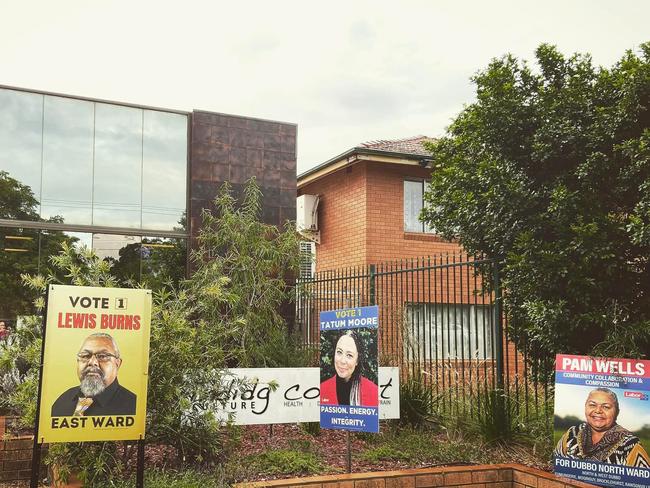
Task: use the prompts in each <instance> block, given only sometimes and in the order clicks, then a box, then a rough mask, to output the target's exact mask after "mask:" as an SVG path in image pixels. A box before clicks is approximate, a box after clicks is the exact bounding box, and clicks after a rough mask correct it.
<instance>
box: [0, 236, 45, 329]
mask: <svg viewBox="0 0 650 488" xmlns="http://www.w3.org/2000/svg"><path fill="white" fill-rule="evenodd" d="M38 237H39V236H38V231H36V230H21V229H11V228H6V227H0V283H1V284H2V289H1V292H0V319H6V320H11V321H12V322H14V323H15V320H16V317H17V316H19V315H29V314H32V313H33V311H34V307H33V303H32V302H33V300H34V298H35V295H34V293H32V292H31V291H30V290H28V289H27V287H25V286H23V284H22V282H21V279H20V275H21V274H22V273H25V274H32V275H33V274H36V273H38Z"/></svg>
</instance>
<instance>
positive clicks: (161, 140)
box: [142, 110, 187, 230]
mask: <svg viewBox="0 0 650 488" xmlns="http://www.w3.org/2000/svg"><path fill="white" fill-rule="evenodd" d="M142 171H143V184H142V227H143V228H145V229H157V230H173V229H177V228H183V230H185V229H184V222H183V223H181V221H182V220H184V219H185V217H184V215H185V207H186V205H187V203H186V202H187V200H186V188H187V185H186V175H187V117H186V116H185V115H178V114H171V113H166V112H157V111H152V110H145V111H144V138H143V165H142Z"/></svg>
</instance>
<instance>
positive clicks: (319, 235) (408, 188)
mask: <svg viewBox="0 0 650 488" xmlns="http://www.w3.org/2000/svg"><path fill="white" fill-rule="evenodd" d="M428 140H430V139H429V138H427V137H424V136H417V137H411V138H407V139H399V140H381V141H373V142H368V143H364V144H360V145H358V146H356V147H353V148H352V149H350V150H348V151H346V152H344V153H343V154H340V155H338V156H336V157H334V158H332V159H330V160H328V161H326V162H325V163H323V164H321V165H319V166H316V167H314V168H313V169H311V170H309V171H307V172H305V173H302V174H300V175H299V176H298V196H299V204H298V207H299V210H298V214H299V217H298V220H299V227H300V220H301V217H300V214H301V210H300V206H301V201H300V196H302V195H312V196H313V197H314V198H312V197H308V198H309V199H310V201H311V202H312V210H313V213H314V214H315V215H316V216H317V224H316V225H317V231H315V232H309V231H305V232H304V234H305V235H307V236H309V237H311V238H312V239H313V241H315V242H312V243H311V244H310V247H311V252H312V253H313V257H314V264H313V265H312V269H311V271H312V272H315V273H316V274H315V275H314V278H313V280H314V281H310V282H309V288H308V290H307V291H306V293H305V296H307V297H308V298H307V299H306V300H305V301H304V302H302V303H300V302H299V311H298V317H297V322H298V325H299V326H301V327H302V328H303V330H304V335H305V339H306V340H307V341H308V342H311V343H314V344H315V343H317V341H318V335H319V334H318V321H317V317H318V313H319V312H320V311H322V310H331V309H335V308H343V307H354V306H363V305H368V304H377V305H379V313H380V323H381V324H382V327H381V328H380V337H379V346H380V355H381V356H382V357H383V359H382V364H384V365H387V364H392V365H399V366H401V367H402V368H403V372H406V371H410V373H411V374H419V373H421V372H423V371H425V372H426V373H427V374H426V378H427V381H432V384H433V383H435V384H436V388H438V383H439V384H440V385H447V386H450V385H451V383H454V384H456V385H457V384H458V383H459V382H460V383H461V384H462V385H464V386H465V387H467V388H471V387H470V386H469V385H470V384H472V383H474V382H475V381H476V380H477V378H482V379H483V380H485V379H486V378H489V379H490V382H493V381H495V377H496V375H497V374H498V368H500V367H501V366H504V367H505V369H506V370H507V371H506V373H507V374H509V375H512V374H513V372H516V371H518V370H519V369H520V368H521V364H518V359H520V358H518V356H517V354H516V351H515V350H514V348H513V346H512V345H511V344H507V343H505V342H503V341H499V340H497V338H496V335H495V334H496V333H497V332H498V329H497V328H496V327H495V313H496V312H495V308H494V304H493V299H494V296H493V294H492V293H491V291H490V290H489V289H486V288H485V287H483V285H482V281H481V277H480V276H479V275H478V274H477V273H475V271H476V267H475V266H474V264H475V263H474V262H473V259H472V258H470V257H468V256H466V255H464V253H463V250H462V248H461V246H460V245H459V244H458V243H456V242H449V241H446V240H444V239H442V238H441V237H440V236H438V235H436V233H435V229H430V228H427V226H426V225H424V224H423V223H422V222H420V221H419V219H418V215H419V213H420V210H421V209H422V205H423V194H424V190H425V185H426V182H427V180H428V179H429V178H430V176H431V171H432V168H431V159H430V154H429V153H428V152H427V150H426V149H425V147H424V144H423V143H425V142H426V141H428ZM303 198H304V197H303ZM304 203H305V202H304V201H303V204H304ZM313 203H315V205H314V204H313ZM309 210H310V209H309V208H307V209H306V213H307V214H308V213H309ZM305 247H307V246H305ZM306 271H307V273H306V276H309V275H310V273H309V270H306ZM502 346H506V347H502ZM499 357H501V358H502V359H501V361H495V359H497V358H499ZM434 379H437V382H435V381H433V380H434Z"/></svg>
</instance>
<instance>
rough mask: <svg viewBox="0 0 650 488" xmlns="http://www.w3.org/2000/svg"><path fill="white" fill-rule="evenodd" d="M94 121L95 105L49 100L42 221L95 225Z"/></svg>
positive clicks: (67, 100) (44, 156)
mask: <svg viewBox="0 0 650 488" xmlns="http://www.w3.org/2000/svg"><path fill="white" fill-rule="evenodd" d="M93 119H94V104H93V103H91V102H84V101H82V100H73V99H70V98H62V97H50V96H46V97H45V104H44V116H43V123H44V129H43V197H42V202H41V217H42V218H44V219H55V220H57V221H59V222H65V223H66V224H91V222H92V221H91V218H92V214H91V204H92V189H93V188H92V186H93V185H92V184H93V132H94V120H93ZM57 216H58V218H57Z"/></svg>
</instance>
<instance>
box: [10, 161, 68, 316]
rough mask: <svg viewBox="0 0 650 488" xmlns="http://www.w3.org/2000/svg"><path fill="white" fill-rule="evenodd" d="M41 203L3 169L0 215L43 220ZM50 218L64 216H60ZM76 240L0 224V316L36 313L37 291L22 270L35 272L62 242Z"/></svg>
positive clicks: (59, 219)
mask: <svg viewBox="0 0 650 488" xmlns="http://www.w3.org/2000/svg"><path fill="white" fill-rule="evenodd" d="M38 205H39V203H38V200H37V199H36V198H35V196H34V193H33V192H32V189H31V188H30V187H29V186H27V185H23V184H22V183H21V182H20V181H18V180H16V179H14V178H12V177H11V176H9V173H7V172H6V171H0V218H2V219H9V220H23V221H29V222H35V221H40V220H42V219H41V218H40V217H39V214H38ZM48 222H54V223H61V222H63V219H62V218H61V217H58V216H57V217H53V218H51V219H49V220H48ZM76 240H77V239H76V238H71V237H69V236H66V235H65V234H64V233H63V232H60V231H47V232H46V231H38V230H34V229H19V228H7V227H0V283H1V284H2V285H1V286H2V292H1V293H0V318H11V319H14V318H15V317H16V316H17V315H25V314H30V313H33V311H34V309H33V307H32V301H33V299H34V295H33V294H31V293H30V292H29V291H28V290H26V289H25V288H24V287H23V286H22V283H21V280H20V274H36V273H37V272H39V266H41V267H42V266H46V265H47V264H46V259H44V258H45V257H47V256H51V255H54V254H56V253H57V252H58V251H59V250H60V247H61V242H63V241H68V242H71V243H72V242H74V241H76Z"/></svg>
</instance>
